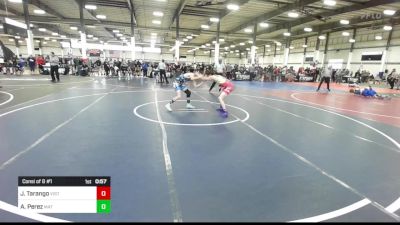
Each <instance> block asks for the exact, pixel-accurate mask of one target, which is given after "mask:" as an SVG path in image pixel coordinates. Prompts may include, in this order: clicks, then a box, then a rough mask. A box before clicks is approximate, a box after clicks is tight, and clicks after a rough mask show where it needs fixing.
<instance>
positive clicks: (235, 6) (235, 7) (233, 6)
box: [226, 4, 239, 11]
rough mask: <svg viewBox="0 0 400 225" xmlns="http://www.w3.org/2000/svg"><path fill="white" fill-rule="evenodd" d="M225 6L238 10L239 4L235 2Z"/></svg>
mask: <svg viewBox="0 0 400 225" xmlns="http://www.w3.org/2000/svg"><path fill="white" fill-rule="evenodd" d="M226 8H228V9H229V10H234V11H236V10H239V6H238V5H236V4H228V5H227V6H226Z"/></svg>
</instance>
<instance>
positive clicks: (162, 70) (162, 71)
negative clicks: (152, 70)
mask: <svg viewBox="0 0 400 225" xmlns="http://www.w3.org/2000/svg"><path fill="white" fill-rule="evenodd" d="M165 69H166V65H165V63H164V59H163V60H161V62H160V63H159V64H158V70H159V71H160V72H159V73H160V82H161V83H163V78H165V82H166V83H167V84H169V82H168V79H167V74H166V72H165Z"/></svg>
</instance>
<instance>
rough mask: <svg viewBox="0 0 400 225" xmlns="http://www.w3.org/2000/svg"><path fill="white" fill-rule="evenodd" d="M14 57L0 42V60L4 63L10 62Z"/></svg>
mask: <svg viewBox="0 0 400 225" xmlns="http://www.w3.org/2000/svg"><path fill="white" fill-rule="evenodd" d="M13 57H15V54H14V52H12V51H11V50H10V49H9V48H7V47H6V46H5V45H4V44H3V42H2V41H0V58H2V59H4V62H7V61H8V60H11V59H12V58H13Z"/></svg>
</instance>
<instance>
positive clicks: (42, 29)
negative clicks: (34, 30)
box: [39, 28, 47, 32]
mask: <svg viewBox="0 0 400 225" xmlns="http://www.w3.org/2000/svg"><path fill="white" fill-rule="evenodd" d="M39 31H42V32H46V31H47V30H46V28H39Z"/></svg>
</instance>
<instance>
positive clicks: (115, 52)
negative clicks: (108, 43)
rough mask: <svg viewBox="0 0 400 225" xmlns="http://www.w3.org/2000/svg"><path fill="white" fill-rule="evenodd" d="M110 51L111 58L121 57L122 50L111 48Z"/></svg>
mask: <svg viewBox="0 0 400 225" xmlns="http://www.w3.org/2000/svg"><path fill="white" fill-rule="evenodd" d="M109 53H110V58H120V57H121V51H116V50H109Z"/></svg>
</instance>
